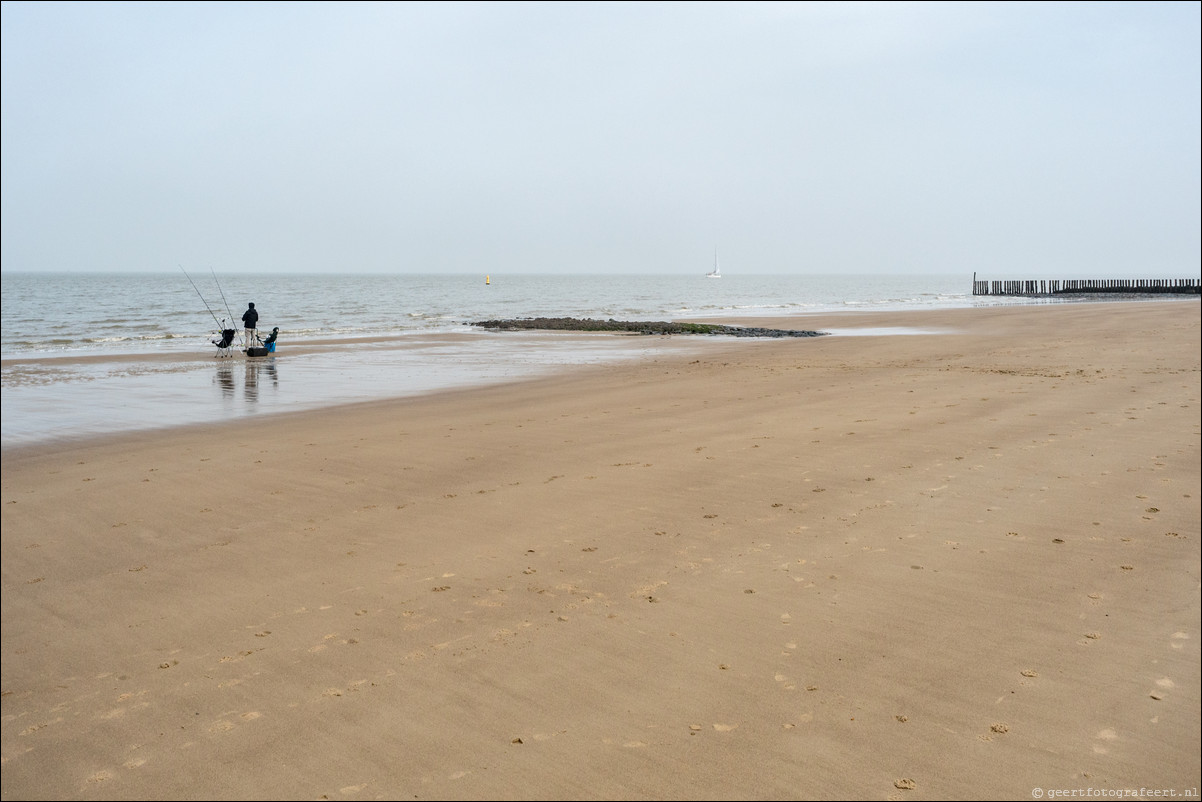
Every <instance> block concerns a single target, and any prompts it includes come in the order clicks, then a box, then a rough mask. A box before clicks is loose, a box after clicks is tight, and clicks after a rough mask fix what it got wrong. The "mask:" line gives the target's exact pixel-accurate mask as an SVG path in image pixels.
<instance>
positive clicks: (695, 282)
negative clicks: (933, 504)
mask: <svg viewBox="0 0 1202 802" xmlns="http://www.w3.org/2000/svg"><path fill="white" fill-rule="evenodd" d="M971 286H972V284H971V277H969V276H964V277H957V276H905V277H886V276H841V277H834V276H742V275H728V276H723V277H722V278H720V279H709V278H706V277H705V276H703V275H697V276H546V275H492V276H488V277H486V276H484V275H449V276H448V275H383V276H381V275H346V274H339V275H313V274H303V275H253V274H237V275H234V274H220V273H213V272H212V271H209V272H205V271H192V270H189V271H187V273H185V272H184V271H183V270H181V271H179V272H174V273H171V272H167V273H162V274H144V273H143V274H95V273H80V274H52V275H46V274H21V273H5V274H4V275H3V281H2V283H0V287H2V290H3V291H2V301H3V303H2V314H0V321H2V325H3V349H2V350H3V376H2V388H3V393H2V402H3V404H2V406H3V409H2V414H0V428H2V432H0V436H2V442H3V446H4V447H10V446H16V445H27V444H32V443H39V442H43V441H47V440H53V439H57V438H73V437H78V436H81V435H95V434H104V433H109V432H119V431H129V430H136V429H148V428H159V427H166V426H173V425H179V424H187V423H203V422H210V421H218V420H224V419H229V418H231V417H241V416H249V415H270V414H278V413H280V412H287V411H292V410H299V409H308V408H314V407H319V406H328V405H334V404H342V403H347V402H352V401H366V400H373V399H379V398H384V397H394V396H402V395H406V394H415V393H423V392H429V391H432V390H438V389H445V388H451V387H456V386H467V385H478V384H482V383H488V382H494V381H504V380H509V379H513V378H521V377H525V376H531V375H535V374H538V373H540V372H544V371H547V370H551V369H554V368H556V367H557V366H560V365H567V364H586V363H590V362H598V361H603V360H617V359H637V358H642V357H645V356H646V355H648V354H652V353H658V352H662V350H663V349H665V348H690V347H704V345H703V344H701V343H699V342H697V341H698V340H705V339H707V338H631V337H622V338H615V337H612V336H606V335H594V336H591V337H587V336H581V337H571V338H565V337H563V336H560V335H549V334H539V333H514V332H506V333H496V332H489V331H486V330H483V329H480V328H478V327H473V326H468V325H465V324H467V323H470V322H472V321H478V320H489V319H495V318H518V317H536V316H554V317H559V316H570V317H591V318H598V319H608V318H616V319H620V320H681V319H688V318H700V317H707V318H720V317H754V316H767V315H774V316H775V315H797V314H805V313H811V312H829V311H838V310H863V309H916V308H950V307H964V306H972V305H978V304H982V303H991V304H996V303H998V300H997V299H992V300H990V299H981V298H973V296H972V295H971ZM252 301H253V302H254V303H255V305H256V307H257V309H258V310H259V313H260V318H259V330H260V331H261V332H267V331H270V330H271V329H272V328H273V327H278V328H279V329H280V335H279V340H278V348H277V352H276V355H275V356H273V357H267V358H264V359H253V360H252V359H245V358H244V357H242V356H241V355H240V354H239V355H238V356H237V357H236V358H226V359H220V358H216V353H217V349H216V348H215V347H214V346H213V345H212V344H211V341H212V339H213V338H214V337H215V336H216V332H217V330H219V329H220V328H222V327H224V326H226V325H228V324H227V323H226V321H229V320H234V321H235V325H236V326H237V327H238V328H241V324H240V320H241V315H242V312H243V310H245V309H246V305H247V303H248V302H252ZM1009 302H1010V303H1013V302H1016V301H1013V300H1012V301H1009ZM1018 302H1021V301H1018ZM451 334H454V335H457V336H454V337H451V336H448V335H451ZM380 338H385V340H384V341H383V342H381V341H380ZM660 340H671V341H673V342H672V343H666V342H660ZM686 340H688V341H690V342H687V343H686V342H684V341H686ZM301 346H308V347H301ZM290 348H291V349H295V350H294V351H293V352H292V353H291V354H290Z"/></svg>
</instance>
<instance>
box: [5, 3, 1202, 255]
mask: <svg viewBox="0 0 1202 802" xmlns="http://www.w3.org/2000/svg"><path fill="white" fill-rule="evenodd" d="M2 7H3V25H2V33H3V48H2V51H0V53H2V59H3V65H2V71H0V80H2V84H3V86H2V94H0V103H2V106H3V132H2V134H3V170H2V182H3V198H2V204H3V209H2V211H3V220H2V225H0V237H2V250H3V253H2V256H3V269H4V270H5V271H18V270H131V271H152V270H158V271H163V270H166V271H174V270H176V269H178V266H179V265H181V264H183V265H188V266H191V267H194V268H198V269H206V268H211V269H215V270H218V271H246V272H261V271H305V272H312V271H347V272H422V273H424V272H448V273H452V272H454V273H464V272H468V273H501V272H511V273H545V272H564V273H698V272H704V270H707V269H709V267H710V266H711V263H712V261H713V251H714V248H715V246H716V247H717V248H718V249H719V251H720V254H721V257H722V267H723V272H724V273H727V274H733V273H736V272H741V273H949V274H951V273H954V274H969V273H972V272H974V271H976V272H979V273H980V274H981V276H982V277H983V278H984V277H992V278H1022V277H1029V276H1034V277H1037V278H1042V277H1047V278H1057V277H1061V276H1084V277H1090V276H1097V277H1105V276H1119V277H1165V278H1177V277H1197V276H1198V275H1199V263H1200V261H1202V250H1200V236H1199V219H1200V218H1202V208H1200V197H1202V187H1200V175H1202V166H1200V160H1199V159H1200V157H1199V153H1200V151H1202V137H1200V124H1202V110H1200V95H1202V88H1200V73H1202V57H1200V48H1199V45H1200V39H1202V4H1200V3H1198V2H1169V3H1163V2H1161V3H1157V2H1133V3H1126V2H1103V3H1089V2H1073V3H1016V2H1006V3H988V2H974V3H957V2H940V3H911V2H884V3H850V2H849V3H784V2H782V3H762V2H746V1H744V2H736V3H724V2H697V3H695V2H677V3H574V2H553V3H458V2H437V3H356V2H338V3H326V2H300V3H297V2H268V3H253V2H235V3H218V2H202V3H191V2H175V3H163V2H133V3H106V2H85V3H53V2H8V1H6V2H4V3H3V6H2Z"/></svg>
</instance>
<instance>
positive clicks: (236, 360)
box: [0, 300, 1147, 451]
mask: <svg viewBox="0 0 1202 802" xmlns="http://www.w3.org/2000/svg"><path fill="white" fill-rule="evenodd" d="M1099 303H1106V304H1108V305H1112V304H1117V305H1118V306H1120V307H1121V306H1125V305H1129V304H1131V303H1135V304H1144V303H1147V302H1145V301H1130V302H1126V301H1115V300H1105V301H1099ZM1057 305H1060V304H1052V306H1057ZM1071 305H1073V306H1076V305H1078V304H1071ZM1023 308H1031V307H1030V305H1026V304H1017V305H1016V304H999V305H987V306H984V307H960V308H952V309H940V310H914V309H901V310H897V309H886V310H858V309H849V310H840V311H837V312H815V313H807V314H802V315H793V314H790V315H781V316H776V315H763V314H759V313H757V314H754V315H747V316H729V315H723V316H717V317H701V318H697V319H690V320H689V323H690V325H693V324H702V325H715V326H731V327H737V328H743V329H765V328H774V329H778V330H781V331H790V330H795V329H797V328H798V327H804V328H805V329H806V330H811V331H812V330H815V329H819V330H820V331H819V333H821V334H822V335H823V336H825V335H833V336H836V337H848V336H854V337H876V336H896V335H914V334H936V333H949V334H950V333H954V332H955V331H956V329H955V325H954V323H946V324H945V323H939V324H935V325H926V323H925V321H928V320H935V321H956V320H967V321H972V320H978V321H979V320H982V319H986V318H987V317H988V316H991V315H993V314H994V313H995V312H997V311H999V310H1005V309H1023ZM1035 308H1047V307H1046V306H1045V305H1035ZM1108 308H1110V307H1109V306H1108ZM463 329H464V330H462V331H455V332H437V333H420V334H419V333H411V334H405V335H395V336H391V335H390V336H374V337H362V338H325V339H321V340H313V341H303V342H299V343H294V344H285V345H284V346H283V348H282V349H281V351H280V352H279V353H278V354H276V355H273V356H270V357H265V358H255V359H251V358H246V357H244V356H243V355H242V354H241V353H239V354H237V355H234V356H231V357H226V358H221V357H217V356H214V354H213V353H212V352H207V351H206V352H204V353H203V354H201V353H200V352H196V353H191V354H188V353H183V354H181V353H179V352H174V351H169V352H163V351H151V352H145V353H138V354H128V353H114V354H108V355H103V356H102V355H92V354H87V355H70V356H63V355H53V356H36V357H13V358H8V359H5V360H4V361H3V366H4V369H5V374H6V375H5V385H6V386H5V394H4V416H3V424H4V432H3V434H4V437H3V443H2V444H0V448H2V449H3V450H6V451H7V450H11V449H24V448H28V447H34V448H36V447H38V446H39V444H43V443H49V442H61V443H65V444H69V443H71V442H77V441H80V440H84V439H89V438H92V437H97V436H107V435H110V434H112V435H117V436H119V435H121V434H124V433H129V432H133V431H142V430H156V431H161V430H169V429H171V428H174V427H175V426H178V425H212V424H217V423H221V422H224V421H227V420H230V419H240V418H246V417H251V418H256V419H260V420H261V419H263V418H264V417H267V416H275V415H280V414H292V413H293V412H297V411H303V410H308V409H323V408H331V407H336V406H340V405H343V404H357V403H364V402H368V401H374V400H380V399H387V398H401V397H410V396H415V395H422V394H426V393H431V392H440V391H442V390H460V389H465V388H468V387H472V386H476V385H479V386H487V385H490V384H495V383H499V382H509V381H522V380H524V379H527V378H533V377H537V376H542V375H546V374H548V373H553V372H557V371H561V370H574V369H577V368H579V367H582V366H586V365H589V364H598V363H604V362H609V361H627V360H638V359H646V358H655V357H657V356H659V355H661V354H666V353H671V352H673V351H690V350H700V351H701V352H703V353H704V352H707V351H712V350H713V349H714V348H716V347H718V345H719V343H716V342H714V340H715V339H722V335H699V334H689V335H676V334H670V335H661V334H654V335H641V334H632V333H628V332H613V333H604V332H601V333H590V332H574V331H569V332H565V331H550V330H546V331H544V330H532V331H522V332H500V331H482V330H479V329H478V328H474V327H470V326H469V325H468V324H464V326H463ZM750 339H753V340H754V341H755V342H756V343H757V344H762V343H763V341H764V340H767V339H770V338H750Z"/></svg>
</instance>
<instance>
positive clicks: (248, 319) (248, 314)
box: [242, 304, 259, 329]
mask: <svg viewBox="0 0 1202 802" xmlns="http://www.w3.org/2000/svg"><path fill="white" fill-rule="evenodd" d="M258 322H259V313H258V312H256V311H255V305H254V304H251V305H250V309H247V310H246V311H245V312H243V313H242V325H243V326H245V327H246V328H248V329H253V328H254V327H255V324H256V323H258Z"/></svg>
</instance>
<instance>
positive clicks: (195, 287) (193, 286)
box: [179, 265, 233, 331]
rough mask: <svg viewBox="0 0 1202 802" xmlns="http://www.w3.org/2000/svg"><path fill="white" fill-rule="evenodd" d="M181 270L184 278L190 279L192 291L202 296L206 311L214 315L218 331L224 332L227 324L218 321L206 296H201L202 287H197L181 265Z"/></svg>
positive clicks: (201, 299)
mask: <svg viewBox="0 0 1202 802" xmlns="http://www.w3.org/2000/svg"><path fill="white" fill-rule="evenodd" d="M179 269H180V272H181V273H183V274H184V277H185V278H187V279H188V283H189V284H191V285H192V289H194V290H196V294H197V295H200V302H201V303H202V304H204V305H205V309H208V312H209V314H210V315H213V322H214V323H216V324H217V330H218V331H221V330H223V329H224V328H225V324H224V323H222V322H221V321H220V320H218V319H217V315H215V314H213V310H212V309H209V302H208V301H206V300H205V297H204V295H202V294H201V292H200V287H197V286H196V282H195V281H193V280H192V277H191V276H189V275H188V271H187V270H184V266H183V265H180V266H179ZM230 317H233V315H230Z"/></svg>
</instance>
